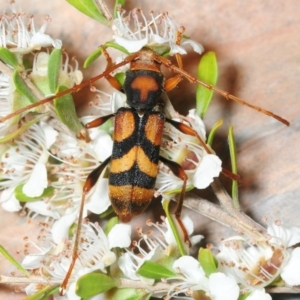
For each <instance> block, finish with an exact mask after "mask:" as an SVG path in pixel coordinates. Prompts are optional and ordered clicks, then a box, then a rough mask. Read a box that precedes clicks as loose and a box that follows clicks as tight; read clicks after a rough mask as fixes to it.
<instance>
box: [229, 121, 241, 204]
mask: <svg viewBox="0 0 300 300" xmlns="http://www.w3.org/2000/svg"><path fill="white" fill-rule="evenodd" d="M228 143H229V152H230V160H231V169H232V173H233V174H237V157H236V144H235V139H234V134H233V126H230V128H229V132H228ZM231 197H232V200H233V207H235V208H239V207H240V204H239V197H238V182H237V181H236V180H233V181H232V188H231Z"/></svg>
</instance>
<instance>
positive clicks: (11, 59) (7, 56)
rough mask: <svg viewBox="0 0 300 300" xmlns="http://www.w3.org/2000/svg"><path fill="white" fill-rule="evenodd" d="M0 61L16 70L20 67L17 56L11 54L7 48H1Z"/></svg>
mask: <svg viewBox="0 0 300 300" xmlns="http://www.w3.org/2000/svg"><path fill="white" fill-rule="evenodd" d="M0 59H1V60H2V61H4V62H5V63H6V64H8V65H10V66H12V67H14V68H16V67H17V66H18V59H17V57H16V55H15V54H14V53H12V52H10V51H9V50H8V49H7V48H3V47H0Z"/></svg>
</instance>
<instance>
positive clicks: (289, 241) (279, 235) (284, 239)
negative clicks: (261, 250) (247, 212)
mask: <svg viewBox="0 0 300 300" xmlns="http://www.w3.org/2000/svg"><path fill="white" fill-rule="evenodd" d="M268 234H270V235H271V236H272V237H273V238H272V239H271V240H270V243H273V244H277V245H278V243H279V245H282V244H283V245H284V246H285V247H287V248H288V247H291V246H294V245H295V244H298V243H300V227H296V226H292V227H287V226H282V225H277V224H275V223H273V224H272V225H270V226H268Z"/></svg>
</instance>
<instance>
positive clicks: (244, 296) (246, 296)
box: [238, 292, 251, 300]
mask: <svg viewBox="0 0 300 300" xmlns="http://www.w3.org/2000/svg"><path fill="white" fill-rule="evenodd" d="M250 294H251V292H248V293H246V294H242V295H240V296H239V298H238V300H246V299H247V298H248V296H250Z"/></svg>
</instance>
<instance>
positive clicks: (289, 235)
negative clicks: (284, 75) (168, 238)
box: [268, 221, 300, 286]
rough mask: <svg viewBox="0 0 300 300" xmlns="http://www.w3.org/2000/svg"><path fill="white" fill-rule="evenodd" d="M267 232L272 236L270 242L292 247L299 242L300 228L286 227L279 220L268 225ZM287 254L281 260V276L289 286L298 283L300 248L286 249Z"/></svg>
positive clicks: (299, 278) (299, 276)
mask: <svg viewBox="0 0 300 300" xmlns="http://www.w3.org/2000/svg"><path fill="white" fill-rule="evenodd" d="M268 233H269V234H270V235H271V236H272V239H271V240H270V243H273V244H276V245H282V246H284V247H286V248H289V247H292V246H294V245H296V244H298V243H299V242H300V228H299V227H295V226H292V227H287V226H283V225H281V223H280V222H278V221H277V222H274V223H273V224H272V225H270V226H268ZM288 251H289V255H287V258H286V259H285V260H284V261H283V262H282V270H281V274H280V276H281V278H282V279H283V280H284V281H285V283H286V284H287V285H289V286H296V285H300V274H299V268H300V248H299V247H297V248H295V249H293V250H292V251H291V250H290V249H288Z"/></svg>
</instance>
